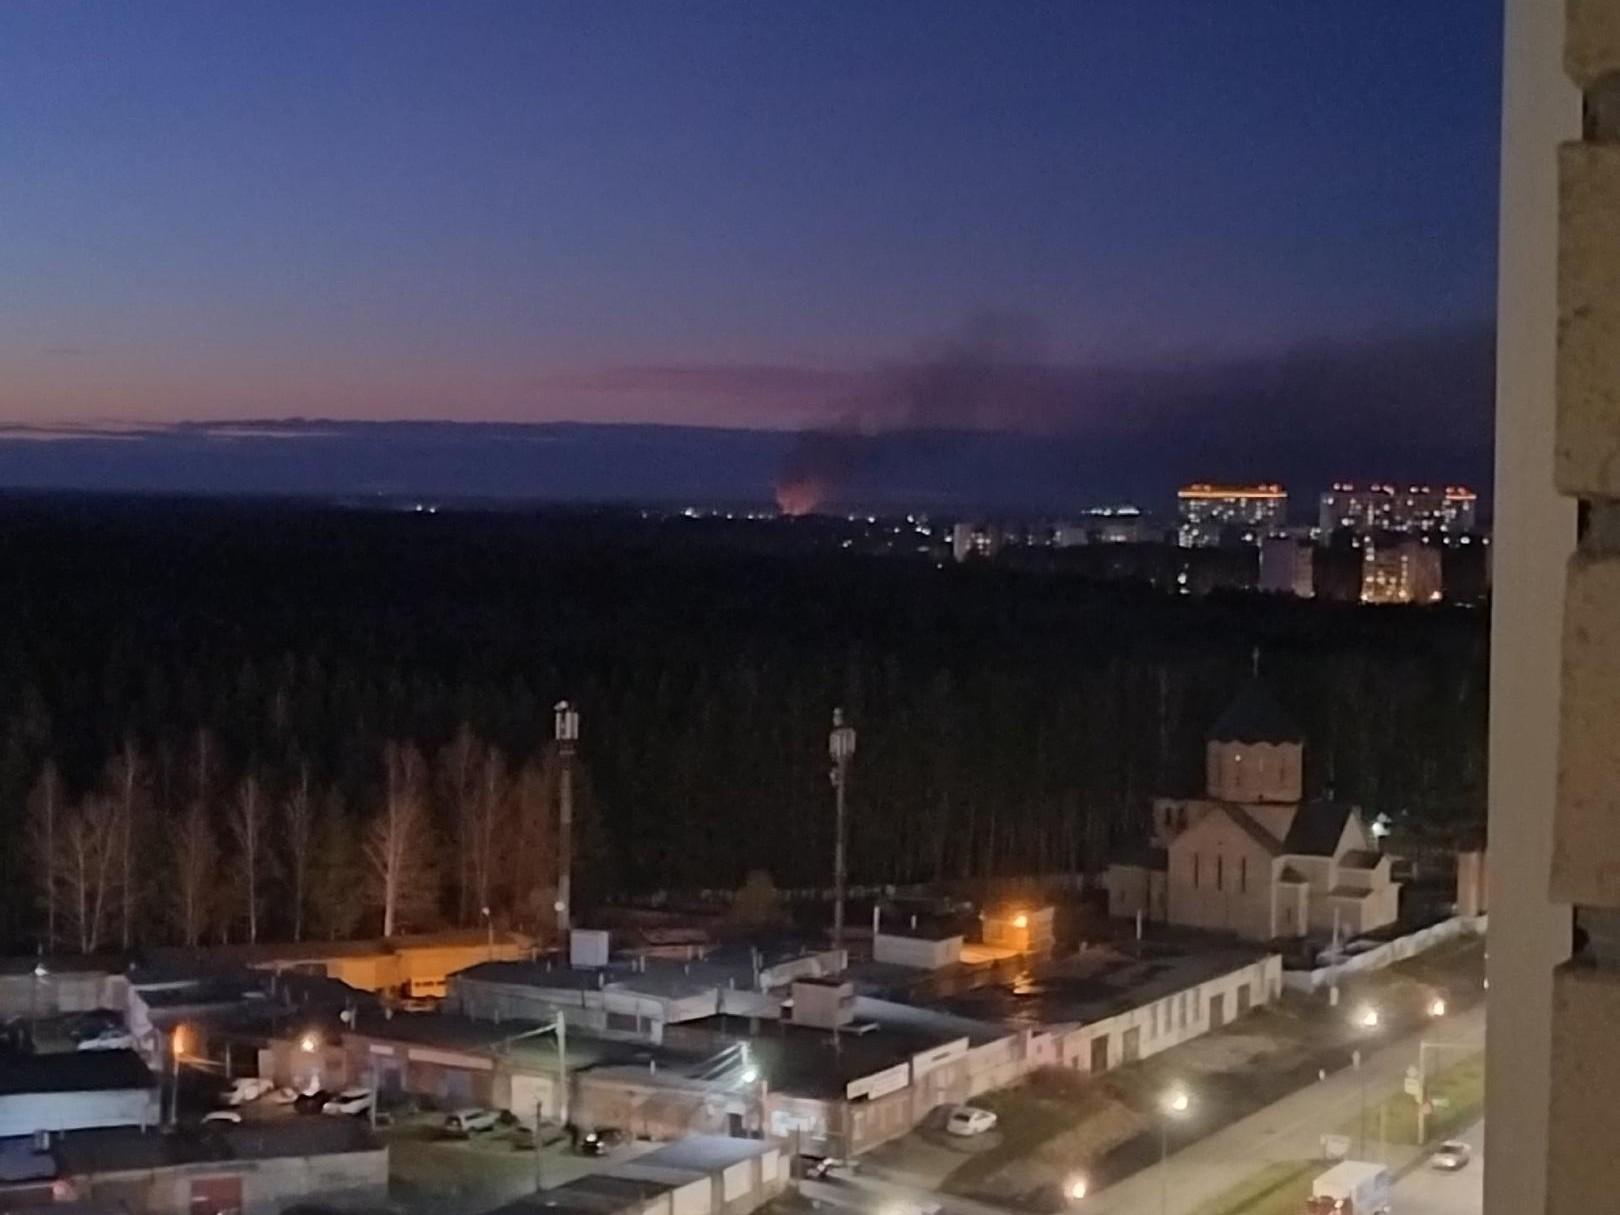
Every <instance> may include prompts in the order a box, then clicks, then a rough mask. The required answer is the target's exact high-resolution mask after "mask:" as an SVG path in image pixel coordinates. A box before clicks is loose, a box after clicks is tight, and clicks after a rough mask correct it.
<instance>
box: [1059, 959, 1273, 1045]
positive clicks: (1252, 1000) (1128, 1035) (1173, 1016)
mask: <svg viewBox="0 0 1620 1215" xmlns="http://www.w3.org/2000/svg"><path fill="white" fill-rule="evenodd" d="M1281 994H1282V959H1281V958H1280V957H1278V956H1276V955H1275V954H1272V955H1268V956H1267V957H1265V958H1262V959H1261V960H1259V961H1257V962H1255V963H1254V964H1253V965H1251V966H1244V967H1242V968H1240V969H1239V970H1236V971H1233V972H1231V973H1230V974H1225V975H1220V976H1218V977H1216V978H1213V979H1210V980H1209V981H1208V982H1205V983H1200V984H1197V985H1196V986H1193V987H1189V988H1186V989H1184V990H1182V991H1178V992H1172V993H1171V994H1169V995H1166V996H1162V997H1160V998H1159V999H1157V1000H1154V1001H1152V1002H1150V1003H1148V1004H1145V1005H1143V1006H1142V1007H1140V1008H1133V1009H1131V1010H1129V1011H1128V1012H1123V1013H1120V1014H1118V1015H1117V1016H1113V1017H1107V1018H1105V1019H1103V1020H1100V1021H1094V1022H1092V1023H1090V1024H1088V1025H1083V1026H1080V1027H1078V1028H1076V1029H1073V1030H1070V1031H1069V1032H1068V1033H1067V1034H1066V1035H1064V1037H1063V1040H1062V1045H1061V1048H1060V1052H1059V1053H1060V1058H1061V1061H1062V1065H1063V1066H1064V1067H1070V1068H1074V1069H1076V1070H1078V1071H1087V1072H1089V1071H1097V1070H1111V1069H1113V1068H1116V1067H1119V1066H1121V1065H1122V1064H1125V1063H1130V1062H1134V1061H1135V1060H1137V1059H1146V1058H1149V1057H1150V1056H1152V1055H1156V1054H1158V1053H1159V1052H1160V1051H1163V1050H1169V1049H1170V1048H1171V1047H1172V1046H1179V1045H1181V1044H1182V1043H1183V1042H1188V1041H1191V1040H1192V1039H1193V1038H1197V1037H1200V1036H1202V1035H1203V1034H1206V1033H1208V1032H1209V1031H1210V1030H1211V1029H1214V1028H1216V1026H1215V1024H1214V1017H1213V1014H1214V1010H1215V1009H1216V1008H1217V1007H1219V1009H1220V1010H1221V1023H1222V1024H1229V1023H1230V1022H1231V1021H1233V1020H1235V1019H1236V1018H1237V1017H1239V1016H1242V1015H1244V1014H1246V1013H1247V1012H1249V1011H1250V1010H1251V1009H1254V1008H1258V1007H1260V1006H1261V1005H1263V1004H1269V1003H1270V1002H1271V1001H1273V1000H1275V999H1277V998H1278V997H1279V996H1280V995H1281ZM1098 1042H1105V1043H1106V1044H1107V1047H1106V1049H1107V1062H1106V1065H1105V1068H1104V1069H1099V1068H1097V1067H1096V1066H1094V1064H1095V1063H1096V1062H1098V1061H1099V1056H1100V1053H1101V1050H1102V1048H1101V1047H1097V1046H1095V1045H1094V1044H1095V1043H1098Z"/></svg>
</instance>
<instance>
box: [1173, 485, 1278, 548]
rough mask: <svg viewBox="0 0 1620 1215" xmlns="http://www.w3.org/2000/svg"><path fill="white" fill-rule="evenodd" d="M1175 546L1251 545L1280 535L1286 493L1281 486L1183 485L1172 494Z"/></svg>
mask: <svg viewBox="0 0 1620 1215" xmlns="http://www.w3.org/2000/svg"><path fill="white" fill-rule="evenodd" d="M1176 516H1177V522H1178V525H1177V528H1176V542H1177V543H1178V544H1180V545H1181V547H1182V548H1209V547H1213V546H1214V545H1217V544H1255V545H1258V544H1259V543H1261V542H1262V541H1263V540H1265V538H1266V537H1267V536H1272V535H1276V534H1277V533H1279V532H1281V531H1282V529H1283V525H1284V524H1285V523H1286V522H1287V520H1288V491H1287V490H1286V489H1284V488H1283V487H1282V486H1281V485H1271V484H1265V485H1211V484H1208V483H1205V482H1199V483H1197V484H1193V485H1184V486H1182V487H1181V489H1180V490H1178V491H1177V492H1176Z"/></svg>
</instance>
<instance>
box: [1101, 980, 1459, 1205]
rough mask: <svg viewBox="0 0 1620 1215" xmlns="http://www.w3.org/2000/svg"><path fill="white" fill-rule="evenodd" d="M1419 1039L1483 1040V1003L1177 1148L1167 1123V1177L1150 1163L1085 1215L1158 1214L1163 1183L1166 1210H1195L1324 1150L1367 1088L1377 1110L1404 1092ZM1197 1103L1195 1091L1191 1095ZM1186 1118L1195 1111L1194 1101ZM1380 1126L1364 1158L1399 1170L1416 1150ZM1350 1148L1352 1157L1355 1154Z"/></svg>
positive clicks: (1352, 1118)
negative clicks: (1325, 1138) (1386, 1138)
mask: <svg viewBox="0 0 1620 1215" xmlns="http://www.w3.org/2000/svg"><path fill="white" fill-rule="evenodd" d="M1422 1037H1430V1038H1441V1037H1443V1038H1444V1039H1445V1040H1446V1041H1448V1042H1471V1043H1477V1044H1478V1045H1479V1046H1480V1047H1481V1048H1482V1049H1483V1047H1484V1042H1485V1009H1484V1007H1483V1006H1481V1007H1477V1008H1474V1009H1472V1010H1470V1011H1469V1012H1466V1013H1463V1014H1460V1015H1459V1016H1457V1017H1455V1018H1452V1019H1449V1020H1448V1021H1447V1022H1446V1023H1445V1025H1444V1027H1443V1028H1441V1027H1439V1026H1436V1027H1435V1028H1434V1030H1433V1031H1432V1032H1430V1033H1427V1034H1423V1035H1410V1036H1408V1037H1405V1038H1402V1039H1400V1040H1398V1041H1396V1042H1392V1043H1390V1044H1389V1045H1388V1046H1385V1047H1382V1048H1379V1049H1376V1050H1373V1051H1372V1052H1370V1053H1369V1054H1367V1055H1366V1056H1364V1058H1363V1063H1362V1069H1361V1071H1360V1072H1355V1071H1351V1070H1348V1069H1346V1070H1343V1071H1340V1072H1339V1073H1338V1074H1336V1075H1333V1076H1330V1077H1329V1078H1328V1079H1327V1080H1324V1081H1321V1082H1319V1083H1317V1084H1313V1085H1312V1086H1310V1087H1309V1088H1306V1089H1301V1090H1300V1091H1298V1092H1296V1093H1293V1094H1292V1095H1290V1096H1288V1097H1285V1098H1283V1099H1282V1100H1281V1101H1278V1102H1275V1103H1274V1104H1272V1105H1269V1106H1267V1107H1266V1108H1265V1109H1263V1110H1260V1111H1259V1112H1258V1113H1255V1114H1251V1115H1250V1116H1248V1117H1247V1118H1244V1119H1242V1120H1240V1121H1238V1122H1235V1123H1233V1124H1232V1125H1230V1126H1228V1127H1225V1128H1223V1129H1221V1130H1219V1131H1216V1132H1214V1133H1213V1134H1211V1135H1209V1136H1207V1137H1205V1138H1204V1139H1201V1140H1199V1141H1198V1142H1197V1143H1194V1144H1192V1145H1190V1146H1188V1147H1187V1148H1186V1149H1184V1150H1181V1151H1177V1150H1176V1148H1175V1128H1174V1127H1172V1128H1171V1139H1170V1145H1171V1156H1170V1162H1169V1170H1168V1176H1167V1175H1166V1173H1165V1171H1164V1169H1163V1168H1162V1166H1160V1165H1157V1164H1155V1165H1152V1166H1150V1167H1148V1168H1146V1169H1143V1170H1141V1171H1140V1172H1138V1173H1135V1174H1133V1175H1132V1176H1130V1177H1127V1178H1125V1179H1124V1180H1123V1181H1120V1182H1118V1183H1116V1184H1114V1185H1112V1186H1109V1187H1108V1188H1107V1189H1105V1190H1103V1191H1101V1192H1100V1193H1098V1194H1096V1195H1094V1196H1093V1197H1092V1198H1089V1199H1087V1201H1086V1205H1085V1212H1086V1215H1141V1212H1144V1211H1157V1210H1159V1208H1160V1202H1161V1200H1162V1198H1163V1197H1164V1194H1165V1182H1166V1180H1168V1183H1169V1185H1168V1195H1169V1197H1168V1202H1167V1203H1166V1204H1165V1208H1164V1209H1165V1211H1166V1213H1167V1215H1194V1213H1195V1212H1197V1210H1198V1209H1199V1207H1200V1206H1202V1205H1203V1204H1205V1203H1208V1202H1211V1201H1213V1200H1215V1199H1217V1198H1219V1197H1221V1196H1222V1195H1224V1194H1226V1193H1227V1192H1229V1191H1230V1190H1232V1189H1233V1188H1235V1187H1236V1186H1238V1185H1240V1184H1242V1183H1243V1182H1244V1181H1246V1180H1247V1179H1248V1178H1250V1177H1251V1176H1253V1175H1254V1174H1255V1173H1257V1172H1259V1171H1260V1170H1261V1169H1263V1168H1264V1167H1265V1166H1267V1165H1268V1164H1272V1163H1276V1162H1280V1161H1302V1160H1311V1159H1315V1158H1317V1157H1318V1156H1320V1154H1321V1137H1322V1135H1323V1134H1324V1133H1328V1132H1333V1131H1337V1130H1339V1129H1340V1128H1342V1127H1344V1126H1345V1125H1347V1124H1354V1123H1355V1122H1356V1120H1357V1118H1358V1116H1359V1114H1360V1111H1361V1109H1362V1102H1363V1090H1364V1088H1365V1097H1366V1106H1367V1108H1368V1109H1374V1108H1376V1106H1377V1105H1378V1103H1379V1102H1380V1101H1382V1100H1383V1099H1384V1098H1386V1097H1389V1096H1390V1095H1391V1094H1393V1093H1398V1092H1399V1091H1400V1090H1401V1082H1402V1081H1403V1080H1404V1079H1405V1076H1406V1069H1407V1068H1408V1067H1410V1066H1412V1065H1413V1064H1415V1063H1416V1062H1417V1055H1418V1042H1419V1041H1420V1040H1421V1038H1422ZM1193 1098H1194V1101H1195V1102H1196V1100H1197V1094H1196V1093H1195V1094H1193ZM1190 1116H1191V1117H1196V1116H1197V1107H1196V1105H1195V1106H1194V1109H1193V1111H1192V1114H1191V1115H1190ZM1377 1134H1378V1128H1377V1125H1376V1123H1375V1121H1374V1118H1373V1117H1372V1116H1369V1119H1368V1127H1367V1135H1368V1139H1367V1156H1368V1158H1370V1159H1373V1160H1381V1161H1383V1162H1384V1163H1386V1164H1388V1165H1390V1167H1391V1168H1393V1169H1396V1170H1399V1169H1401V1168H1403V1167H1405V1166H1406V1165H1408V1164H1410V1163H1412V1162H1413V1161H1414V1160H1416V1159H1417V1158H1418V1156H1419V1155H1421V1153H1420V1152H1419V1150H1418V1149H1417V1148H1416V1147H1414V1146H1411V1145H1399V1146H1386V1145H1380V1144H1379V1143H1378V1141H1377V1138H1376V1136H1377ZM1359 1150H1360V1149H1359V1145H1352V1149H1351V1151H1352V1155H1354V1154H1356V1153H1357V1152H1359Z"/></svg>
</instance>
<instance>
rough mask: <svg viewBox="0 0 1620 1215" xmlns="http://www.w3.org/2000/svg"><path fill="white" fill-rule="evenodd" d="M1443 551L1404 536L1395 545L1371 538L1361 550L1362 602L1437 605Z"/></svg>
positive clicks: (1439, 592)
mask: <svg viewBox="0 0 1620 1215" xmlns="http://www.w3.org/2000/svg"><path fill="white" fill-rule="evenodd" d="M1441 577H1442V573H1441V563H1440V550H1439V549H1438V548H1436V547H1434V546H1433V545H1430V544H1425V543H1423V541H1421V540H1418V539H1414V538H1409V537H1403V538H1402V539H1400V540H1397V541H1396V542H1395V543H1393V544H1389V543H1379V542H1377V541H1374V540H1371V539H1369V540H1368V541H1367V542H1366V543H1365V544H1364V545H1363V546H1362V549H1361V602H1363V603H1438V602H1440V594H1441Z"/></svg>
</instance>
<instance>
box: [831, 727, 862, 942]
mask: <svg viewBox="0 0 1620 1215" xmlns="http://www.w3.org/2000/svg"><path fill="white" fill-rule="evenodd" d="M827 754H828V755H830V756H831V757H832V773H831V776H832V785H833V814H834V820H835V826H834V828H833V829H834V831H835V833H836V834H835V835H834V838H833V949H834V950H835V951H842V950H843V948H844V884H845V882H846V880H847V875H846V864H845V859H844V834H845V831H844V814H845V810H844V795H845V790H846V789H847V788H848V787H849V761H850V760H852V759H854V758H855V727H854V726H851V725H848V724H846V723H845V721H844V711H843V710H842V709H834V710H833V724H832V733H831V734H829V735H828V736H827Z"/></svg>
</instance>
